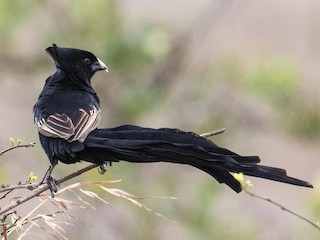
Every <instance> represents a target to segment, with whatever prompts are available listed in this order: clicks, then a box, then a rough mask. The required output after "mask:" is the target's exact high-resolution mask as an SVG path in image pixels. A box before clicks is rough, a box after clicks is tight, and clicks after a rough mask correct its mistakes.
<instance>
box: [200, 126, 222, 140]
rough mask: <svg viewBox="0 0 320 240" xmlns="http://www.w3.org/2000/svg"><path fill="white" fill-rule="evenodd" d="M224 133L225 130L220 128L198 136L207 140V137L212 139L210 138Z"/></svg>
mask: <svg viewBox="0 0 320 240" xmlns="http://www.w3.org/2000/svg"><path fill="white" fill-rule="evenodd" d="M224 131H226V129H225V128H221V129H218V130H215V131H212V132H207V133H202V134H200V136H201V137H204V138H209V137H212V136H216V135H219V134H221V133H223V132H224Z"/></svg>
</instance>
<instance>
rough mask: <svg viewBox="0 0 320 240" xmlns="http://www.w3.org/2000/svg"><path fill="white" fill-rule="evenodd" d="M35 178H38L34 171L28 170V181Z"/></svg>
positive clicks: (35, 179) (32, 180)
mask: <svg viewBox="0 0 320 240" xmlns="http://www.w3.org/2000/svg"><path fill="white" fill-rule="evenodd" d="M37 180H38V177H37V176H36V175H34V172H30V174H29V178H28V182H34V181H37Z"/></svg>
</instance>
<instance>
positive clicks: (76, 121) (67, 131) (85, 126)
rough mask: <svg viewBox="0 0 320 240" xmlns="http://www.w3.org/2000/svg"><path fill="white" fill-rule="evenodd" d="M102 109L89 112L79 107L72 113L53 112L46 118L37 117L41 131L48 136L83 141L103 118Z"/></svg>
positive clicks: (37, 124)
mask: <svg viewBox="0 0 320 240" xmlns="http://www.w3.org/2000/svg"><path fill="white" fill-rule="evenodd" d="M100 115H101V111H100V109H97V108H95V107H94V108H93V109H92V110H90V111H89V112H86V111H85V110H84V109H79V110H78V111H77V112H74V113H72V114H69V115H67V114H65V113H63V114H58V113H55V114H52V115H50V116H48V117H47V118H46V119H40V120H39V119H36V120H35V123H36V126H37V127H38V130H39V132H40V133H41V134H42V135H44V136H47V137H53V138H62V139H65V140H67V141H69V142H73V141H80V142H83V141H84V140H85V139H86V138H87V136H88V135H89V133H90V132H91V131H92V130H94V129H96V128H97V126H98V124H99V123H100V119H101V116H100Z"/></svg>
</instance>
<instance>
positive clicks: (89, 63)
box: [46, 44, 108, 80]
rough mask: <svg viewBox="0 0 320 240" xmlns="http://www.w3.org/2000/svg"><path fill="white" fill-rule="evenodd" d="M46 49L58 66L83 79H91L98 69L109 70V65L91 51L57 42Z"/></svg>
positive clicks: (67, 72)
mask: <svg viewBox="0 0 320 240" xmlns="http://www.w3.org/2000/svg"><path fill="white" fill-rule="evenodd" d="M46 51H47V53H48V54H49V55H50V56H51V57H52V59H53V61H54V63H55V65H56V67H57V68H58V69H60V70H61V71H63V72H65V73H66V74H67V75H68V74H70V75H76V76H77V77H79V78H81V79H84V80H90V78H91V77H92V76H93V74H94V73H95V72H97V71H101V70H105V71H107V72H108V67H107V66H106V65H105V64H104V63H103V62H102V61H101V60H100V59H99V58H97V57H96V56H95V55H93V54H92V53H91V52H88V51H84V50H80V49H75V48H62V47H58V46H57V45H56V44H53V45H52V47H48V48H47V49H46Z"/></svg>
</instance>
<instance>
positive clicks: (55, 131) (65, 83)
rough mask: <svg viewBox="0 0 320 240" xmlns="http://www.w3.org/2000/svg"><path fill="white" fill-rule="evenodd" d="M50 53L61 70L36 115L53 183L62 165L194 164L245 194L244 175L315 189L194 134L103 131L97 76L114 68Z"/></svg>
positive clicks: (81, 54) (68, 53)
mask: <svg viewBox="0 0 320 240" xmlns="http://www.w3.org/2000/svg"><path fill="white" fill-rule="evenodd" d="M46 51H47V53H48V54H49V55H50V56H51V57H52V59H53V61H54V63H55V65H56V68H57V70H56V72H55V73H54V74H53V75H52V76H50V77H48V78H47V80H46V83H45V86H44V88H43V90H42V92H41V94H40V96H39V99H38V101H37V103H36V104H35V106H34V109H33V111H34V120H35V125H36V126H37V128H38V131H39V138H40V142H41V145H42V147H43V149H44V150H45V152H46V154H47V156H48V158H49V160H50V163H51V168H50V171H49V173H48V180H50V179H51V172H52V169H53V167H54V166H55V165H56V164H57V163H58V161H61V162H63V163H66V164H71V163H76V162H79V161H86V162H91V163H96V164H99V165H103V164H105V163H106V162H118V161H122V160H123V161H128V162H134V163H138V162H139V163H147V162H171V163H179V164H188V165H191V166H193V167H196V168H198V169H200V170H202V171H204V172H206V173H208V174H210V175H211V176H212V177H214V178H215V179H216V180H217V181H218V182H219V183H225V184H227V185H228V186H229V187H230V188H232V189H233V190H234V191H236V192H240V191H241V184H240V183H239V182H238V181H237V180H236V179H235V178H234V177H233V176H232V175H231V173H239V172H242V173H243V174H245V175H249V176H254V177H260V178H266V179H270V180H274V181H278V182H284V183H289V184H293V185H298V186H304V187H312V185H311V184H310V183H308V182H306V181H302V180H299V179H296V178H292V177H289V176H287V174H286V171H285V170H284V169H280V168H274V167H268V166H262V165H258V163H259V162H260V159H259V157H258V156H240V155H238V154H236V153H234V152H232V151H229V150H228V149H225V148H221V147H219V146H217V145H216V144H214V143H213V142H212V141H210V140H208V139H205V138H203V137H201V136H199V135H197V134H195V133H192V132H183V131H181V130H179V129H170V128H161V129H151V128H143V127H138V126H132V125H124V126H120V127H116V128H105V129H99V128H97V126H98V124H99V121H100V117H101V110H100V106H99V98H98V96H97V94H96V92H95V90H94V89H93V88H92V86H91V77H92V76H93V74H94V73H95V72H97V71H100V70H108V68H107V66H106V65H105V64H104V63H103V62H102V61H101V60H99V59H98V58H97V57H95V56H94V55H93V54H92V53H90V52H87V51H83V50H79V49H73V48H61V47H58V46H57V45H55V44H53V46H52V47H48V48H47V49H46ZM50 181H51V180H50ZM50 181H49V182H50ZM51 182H52V183H51V185H50V189H51V191H52V192H55V191H56V190H57V189H56V186H54V181H53V180H52V181H51Z"/></svg>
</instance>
